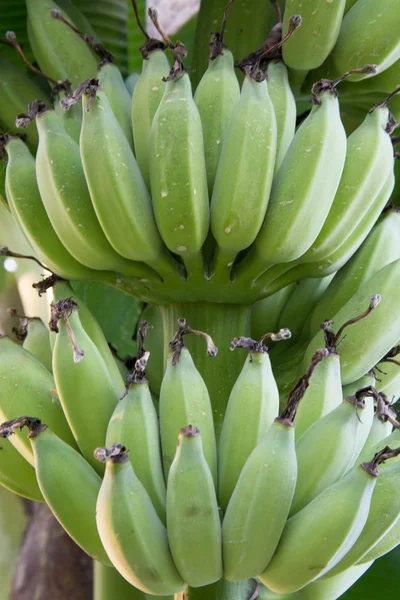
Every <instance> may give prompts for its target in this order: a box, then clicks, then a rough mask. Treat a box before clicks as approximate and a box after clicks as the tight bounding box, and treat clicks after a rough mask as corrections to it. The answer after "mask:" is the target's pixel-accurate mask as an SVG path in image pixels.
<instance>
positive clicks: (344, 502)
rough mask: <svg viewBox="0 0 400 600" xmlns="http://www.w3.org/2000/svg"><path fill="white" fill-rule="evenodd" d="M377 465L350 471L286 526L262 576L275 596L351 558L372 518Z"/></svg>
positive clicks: (302, 584) (307, 581)
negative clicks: (357, 542) (347, 555)
mask: <svg viewBox="0 0 400 600" xmlns="http://www.w3.org/2000/svg"><path fill="white" fill-rule="evenodd" d="M317 460H318V457H315V461H317ZM378 460H379V457H378V458H377V459H376V460H375V459H374V460H373V461H371V462H370V463H363V465H360V466H359V467H357V468H356V469H353V470H351V471H350V472H349V473H347V475H346V476H345V477H343V479H341V480H340V481H339V482H338V483H335V484H334V485H331V486H330V487H328V488H326V489H325V490H324V491H323V492H322V493H321V494H319V495H318V496H317V497H316V498H314V500H313V501H312V502H310V504H308V505H307V506H306V507H305V508H303V510H301V511H300V512H298V513H297V514H296V515H294V516H293V517H291V518H290V519H289V520H288V521H287V522H286V525H285V528H284V530H283V533H282V537H281V539H280V542H279V544H278V548H277V550H276V552H275V554H274V556H273V558H272V560H271V562H270V563H269V565H268V566H267V568H266V569H265V571H263V573H261V574H260V575H259V578H260V580H261V581H262V583H264V584H265V585H266V586H267V587H269V588H270V589H271V590H273V591H274V592H278V593H292V592H295V591H297V590H299V589H301V588H303V587H305V586H306V585H307V584H308V583H311V582H312V581H314V580H315V579H317V578H318V577H321V576H322V575H324V574H325V573H327V572H328V571H329V570H330V569H332V568H333V567H334V566H335V565H336V564H337V563H338V562H339V561H340V560H341V559H342V558H343V556H345V555H346V554H347V552H348V551H349V550H350V548H351V547H352V546H353V545H354V544H355V542H356V541H357V539H358V537H359V535H360V533H361V531H362V530H363V528H364V525H365V523H366V521H367V518H368V512H369V507H370V504H371V497H372V493H373V490H374V488H375V484H376V481H377V475H378V471H377V469H376V466H377V465H378V464H379V462H378ZM332 506H334V507H335V510H334V511H332V510H331V507H332ZM321 540H323V544H321Z"/></svg>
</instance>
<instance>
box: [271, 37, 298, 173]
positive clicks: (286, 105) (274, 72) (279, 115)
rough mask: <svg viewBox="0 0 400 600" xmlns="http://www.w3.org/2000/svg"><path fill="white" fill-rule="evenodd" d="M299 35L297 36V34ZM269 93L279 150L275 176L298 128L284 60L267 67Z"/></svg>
mask: <svg viewBox="0 0 400 600" xmlns="http://www.w3.org/2000/svg"><path fill="white" fill-rule="evenodd" d="M296 35H297V34H296ZM267 80H268V92H269V96H270V98H271V102H272V104H273V107H274V111H275V118H276V127H277V140H276V143H277V148H276V158H275V167H274V174H276V173H277V171H278V169H279V167H280V166H281V164H282V161H283V159H284V158H285V155H286V152H287V151H288V148H289V146H290V144H291V142H292V139H293V137H294V132H295V128H296V101H295V99H294V96H293V92H292V90H291V87H290V84H289V77H288V71H287V68H286V65H285V63H284V62H283V61H282V60H271V61H270V62H269V63H268V67H267Z"/></svg>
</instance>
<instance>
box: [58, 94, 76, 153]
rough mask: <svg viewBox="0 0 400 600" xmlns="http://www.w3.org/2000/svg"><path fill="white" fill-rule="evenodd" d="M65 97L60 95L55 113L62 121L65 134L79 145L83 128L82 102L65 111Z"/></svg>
mask: <svg viewBox="0 0 400 600" xmlns="http://www.w3.org/2000/svg"><path fill="white" fill-rule="evenodd" d="M65 97H66V94H65V93H61V94H58V96H57V97H56V99H55V102H54V112H55V113H56V114H57V116H58V118H59V119H60V121H61V123H62V126H63V127H64V129H65V132H66V133H67V134H68V135H69V136H70V137H71V138H72V139H73V140H74V142H76V143H77V144H79V138H80V136H81V128H82V106H81V102H79V103H77V104H74V105H73V106H71V107H70V108H69V109H68V110H65V108H63V105H62V102H63V101H64V98H65Z"/></svg>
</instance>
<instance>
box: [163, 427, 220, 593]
mask: <svg viewBox="0 0 400 600" xmlns="http://www.w3.org/2000/svg"><path fill="white" fill-rule="evenodd" d="M167 528H168V541H169V544H170V547H171V553H172V557H173V559H174V562H175V565H176V567H177V569H178V571H179V573H180V575H181V576H182V578H183V579H184V581H186V582H187V583H188V585H190V586H192V587H199V586H203V585H208V584H210V583H214V582H215V581H218V580H219V579H221V577H222V551H221V525H220V519H219V513H218V503H217V497H216V495H215V486H214V481H213V477H212V474H211V471H210V469H209V467H208V464H207V461H206V459H205V457H204V453H203V446H202V441H201V435H200V431H199V430H198V429H197V428H196V427H193V426H192V425H189V426H188V427H184V428H183V429H181V430H180V433H179V437H178V447H177V450H176V454H175V458H174V460H173V462H172V465H171V468H170V471H169V475H168V486H167Z"/></svg>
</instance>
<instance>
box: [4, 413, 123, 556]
mask: <svg viewBox="0 0 400 600" xmlns="http://www.w3.org/2000/svg"><path fill="white" fill-rule="evenodd" d="M9 426H10V430H11V431H10V433H12V432H13V429H15V428H18V429H21V428H23V427H24V426H27V427H28V428H29V434H28V438H29V442H30V444H31V446H32V451H33V454H34V457H35V470H36V476H37V480H38V483H39V487H40V491H41V492H42V494H43V497H44V499H45V500H46V503H47V505H48V506H49V508H50V509H51V511H52V513H53V514H54V516H55V517H56V518H57V520H58V521H59V522H60V523H61V525H62V526H63V528H64V529H65V531H66V532H67V533H68V534H69V535H70V536H71V537H72V539H73V540H74V541H75V542H76V543H77V544H78V546H80V547H81V548H82V549H83V550H84V551H85V552H86V553H87V554H89V556H91V557H92V558H94V559H95V560H98V561H100V562H102V563H104V564H106V565H110V564H111V563H110V560H109V558H108V557H107V554H106V553H105V551H104V548H103V546H102V544H101V541H100V538H99V534H98V532H97V528H96V519H95V515H96V500H97V496H98V494H99V490H100V485H101V479H100V477H99V476H98V475H97V473H96V472H95V471H94V470H93V469H92V467H91V466H90V465H89V464H88V463H87V462H86V460H85V459H84V458H83V456H82V455H81V454H79V453H78V452H76V450H74V449H73V448H71V447H70V446H69V445H68V444H66V443H65V442H63V441H62V440H61V439H60V438H59V437H58V436H57V435H55V433H53V431H52V430H51V429H49V428H48V427H47V425H45V424H44V423H42V422H41V421H40V420H39V419H36V418H33V417H20V418H17V419H14V421H13V422H10V425H9ZM4 427H5V424H4V423H3V425H2V428H3V429H4Z"/></svg>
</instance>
